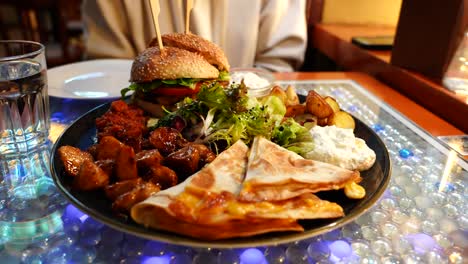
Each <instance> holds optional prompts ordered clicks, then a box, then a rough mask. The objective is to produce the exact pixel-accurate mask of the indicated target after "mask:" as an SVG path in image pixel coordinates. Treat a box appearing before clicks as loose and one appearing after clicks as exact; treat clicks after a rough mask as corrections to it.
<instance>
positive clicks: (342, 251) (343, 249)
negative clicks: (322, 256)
mask: <svg viewBox="0 0 468 264" xmlns="http://www.w3.org/2000/svg"><path fill="white" fill-rule="evenodd" d="M328 247H329V248H330V251H331V253H332V254H333V255H334V256H336V257H337V258H340V259H341V258H346V257H349V256H351V253H353V250H352V249H351V246H350V245H349V244H348V242H346V241H344V240H337V241H335V242H333V243H331V244H330V245H329V246H328Z"/></svg>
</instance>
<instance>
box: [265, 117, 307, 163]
mask: <svg viewBox="0 0 468 264" xmlns="http://www.w3.org/2000/svg"><path fill="white" fill-rule="evenodd" d="M272 141H274V142H276V143H277V144H278V145H280V146H283V147H284V148H287V149H289V150H291V151H294V152H296V153H298V154H299V155H301V156H303V155H304V154H306V153H308V152H310V151H312V150H313V149H314V141H313V137H312V135H311V134H310V132H309V130H308V129H307V128H305V127H303V126H301V125H300V124H299V123H297V122H296V121H295V120H294V119H293V118H287V119H286V120H284V121H283V122H282V123H281V124H280V125H278V126H276V127H275V128H274V130H273V133H272Z"/></svg>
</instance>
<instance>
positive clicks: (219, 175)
mask: <svg viewBox="0 0 468 264" xmlns="http://www.w3.org/2000/svg"><path fill="white" fill-rule="evenodd" d="M239 142H240V143H239ZM247 154H248V148H247V146H246V145H245V144H244V143H243V142H242V141H238V142H237V143H235V144H234V145H233V146H231V147H230V148H229V149H228V150H226V151H225V152H223V153H221V154H220V155H219V156H218V157H217V158H216V159H215V160H214V161H213V162H211V163H210V164H209V165H207V166H206V167H204V168H203V169H202V170H200V171H199V172H198V173H196V174H194V175H192V176H190V177H189V178H187V179H186V180H185V181H184V182H182V183H180V184H179V185H176V186H174V187H171V188H169V189H166V190H164V191H161V192H158V193H156V194H154V195H153V196H151V197H150V198H148V199H146V200H145V201H143V202H141V203H139V204H137V205H135V206H134V207H133V208H132V210H131V216H132V218H133V219H134V220H135V222H137V223H140V224H143V225H144V226H147V227H152V228H156V229H162V230H168V231H172V232H175V233H178V234H184V235H188V236H192V237H197V238H202V239H210V240H213V239H224V238H231V237H242V236H251V235H256V234H262V233H267V232H273V231H303V230H304V229H303V227H302V226H301V225H299V224H298V223H297V219H317V218H335V217H341V216H343V214H344V213H343V209H342V208H341V206H339V205H338V204H336V203H332V202H328V201H323V200H320V199H319V198H318V197H317V196H315V195H313V194H303V195H298V196H296V197H294V198H292V199H284V200H281V201H274V202H270V201H254V202H249V201H240V200H239V199H238V195H239V192H240V189H241V185H242V181H243V180H244V177H245V171H246V167H247ZM233 164H234V165H233Z"/></svg>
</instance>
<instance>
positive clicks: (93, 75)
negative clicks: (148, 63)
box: [47, 59, 133, 100]
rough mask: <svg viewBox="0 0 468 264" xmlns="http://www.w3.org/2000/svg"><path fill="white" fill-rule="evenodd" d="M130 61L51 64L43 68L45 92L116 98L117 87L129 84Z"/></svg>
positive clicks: (59, 95)
mask: <svg viewBox="0 0 468 264" xmlns="http://www.w3.org/2000/svg"><path fill="white" fill-rule="evenodd" d="M132 62H133V60H124V59H103V60H89V61H82V62H76V63H71V64H66V65H62V66H58V67H54V68H51V69H49V70H48V71H47V80H48V87H49V88H48V89H49V95H50V96H53V97H60V98H71V99H88V100H89V99H106V98H109V99H110V98H119V97H120V90H121V89H122V88H125V87H128V85H129V84H130V83H129V79H130V69H131V67H132ZM129 94H130V93H129Z"/></svg>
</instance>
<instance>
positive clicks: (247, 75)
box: [230, 68, 275, 97]
mask: <svg viewBox="0 0 468 264" xmlns="http://www.w3.org/2000/svg"><path fill="white" fill-rule="evenodd" d="M230 75H231V80H230V83H241V82H242V80H244V84H245V85H246V86H247V87H248V93H249V95H251V96H254V97H262V96H265V95H267V94H268V93H270V91H271V89H272V88H273V85H274V82H275V77H274V76H273V74H272V73H270V72H268V71H265V70H261V69H256V68H233V69H231V72H230Z"/></svg>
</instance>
